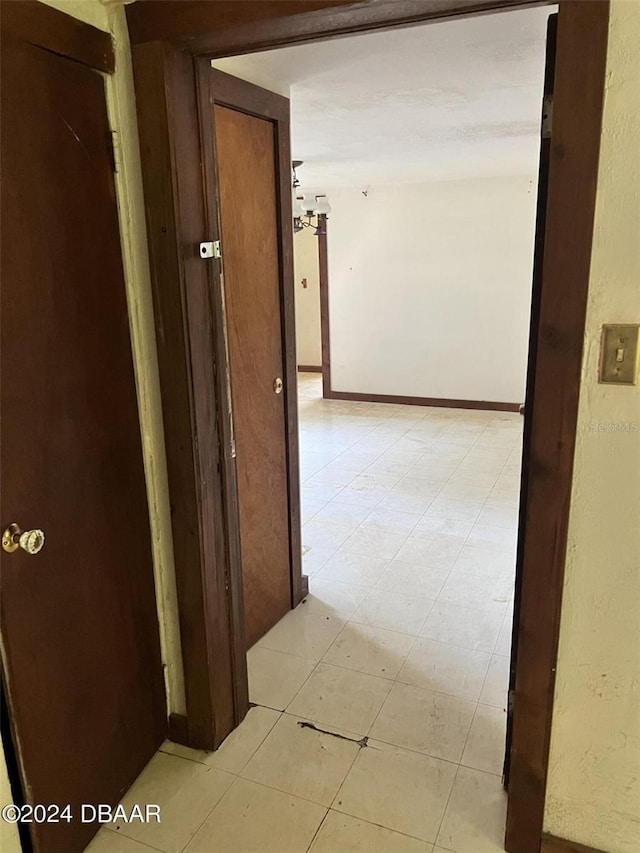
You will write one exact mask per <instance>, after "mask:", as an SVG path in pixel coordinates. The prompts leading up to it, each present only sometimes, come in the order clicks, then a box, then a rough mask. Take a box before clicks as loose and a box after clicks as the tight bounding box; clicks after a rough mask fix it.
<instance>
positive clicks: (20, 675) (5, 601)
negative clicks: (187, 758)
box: [0, 30, 167, 853]
mask: <svg viewBox="0 0 640 853" xmlns="http://www.w3.org/2000/svg"><path fill="white" fill-rule="evenodd" d="M0 76H1V83H2V116H1V118H2V121H1V127H2V144H1V150H2V176H3V182H2V276H1V280H2V335H1V339H2V416H3V424H2V425H3V435H2V459H1V463H0V464H1V470H2V511H3V524H2V527H3V528H4V527H5V526H6V525H7V524H8V523H10V522H17V523H18V524H20V526H21V527H23V528H33V527H37V528H42V529H43V530H44V532H45V536H46V539H45V544H44V548H43V550H42V551H41V553H39V554H37V555H35V556H31V555H28V554H26V553H25V552H24V551H22V550H18V551H16V552H14V553H12V554H6V553H5V552H4V551H3V552H2V554H1V556H2V636H3V652H4V658H3V669H4V671H3V677H4V680H5V683H6V686H7V694H8V704H9V709H10V715H11V728H12V732H13V736H14V744H15V747H16V751H17V753H18V757H19V762H20V770H21V776H22V782H23V789H24V792H25V796H26V799H27V801H28V802H30V803H32V804H34V803H57V804H61V805H64V804H66V803H69V804H71V807H72V811H73V814H74V819H73V820H72V822H71V823H67V822H66V821H64V820H63V821H62V822H60V823H33V824H31V825H30V829H31V833H32V839H33V843H34V849H35V850H36V851H37V853H61V851H64V853H76V851H77V853H79V851H81V850H83V849H84V847H85V845H86V844H87V843H88V841H89V839H90V838H91V836H92V835H93V834H94V833H95V832H96V831H97V829H98V826H97V825H96V824H95V823H82V822H81V820H80V804H81V803H111V804H115V803H116V802H117V801H118V800H119V799H120V797H121V796H122V794H123V793H124V791H125V790H126V789H127V788H128V787H129V785H130V784H131V783H132V782H133V781H134V779H135V778H136V776H137V775H138V774H139V773H140V771H141V770H142V769H143V767H144V765H145V764H146V762H147V761H148V760H149V758H150V757H151V756H152V755H153V754H154V752H155V750H156V749H157V747H158V746H159V744H160V743H161V742H162V740H163V738H164V737H165V733H166V728H167V720H166V704H165V693H164V681H163V677H162V665H161V659H160V642H159V632H158V618H157V611H156V598H155V589H154V581H153V565H152V555H151V539H150V531H149V516H148V507H147V498H146V488H145V478H144V470H143V461H142V448H141V439H140V425H139V419H138V407H137V399H136V388H135V379H134V370H133V363H132V356H131V341H130V337H129V319H128V313H127V302H126V296H125V286H124V277H123V270H122V260H121V249H120V236H119V230H118V218H117V208H116V199H115V187H114V180H113V173H112V164H111V150H110V131H109V125H108V121H107V112H106V104H105V92H104V80H103V78H102V76H101V75H100V74H99V73H97V72H95V71H93V70H91V69H89V68H87V67H86V66H84V65H81V64H79V63H76V62H72V61H70V60H68V59H65V58H62V57H60V56H58V55H56V54H55V53H52V52H50V51H48V50H42V49H40V48H36V47H33V46H32V45H30V44H26V43H25V42H22V41H18V40H17V39H14V38H13V36H8V35H7V34H6V33H5V31H4V30H3V33H2V73H1V75H0Z"/></svg>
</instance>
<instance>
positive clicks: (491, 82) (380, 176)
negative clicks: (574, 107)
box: [213, 6, 553, 191]
mask: <svg viewBox="0 0 640 853" xmlns="http://www.w3.org/2000/svg"><path fill="white" fill-rule="evenodd" d="M551 11H553V7H549V6H546V7H536V8H533V9H524V10H519V11H512V12H502V13H496V14H491V15H483V16H480V17H474V18H465V19H460V20H449V21H443V22H441V23H437V24H433V23H432V24H426V25H422V26H416V27H411V28H407V29H400V30H398V29H396V30H389V31H386V32H378V33H372V34H367V35H362V36H352V37H348V38H342V39H336V40H333V41H327V42H319V43H316V44H307V45H302V46H299V47H290V48H283V49H280V50H273V51H266V52H264V53H257V54H251V55H248V56H237V57H230V58H228V59H222V60H216V61H215V62H214V63H213V64H214V66H215V67H217V68H221V69H222V70H224V71H227V72H228V73H230V74H235V75H236V76H238V77H242V78H244V79H245V80H249V81H251V82H254V83H257V84H258V85H261V86H264V87H265V88H268V89H271V90H273V91H277V92H280V93H281V94H285V95H288V96H289V97H290V98H291V115H292V155H293V159H297V160H304V166H302V167H301V168H300V170H299V172H298V177H299V178H300V179H301V182H302V184H303V186H304V187H305V188H309V189H312V188H313V189H315V190H316V191H317V190H324V189H330V188H331V187H338V186H362V187H363V188H365V187H367V186H369V185H375V184H381V183H404V182H422V181H424V182H427V181H432V180H455V179H460V178H467V177H479V176H494V175H504V174H532V173H535V171H537V158H538V139H539V123H540V108H541V101H542V83H543V75H544V54H545V32H546V22H547V18H548V16H549V14H550V12H551Z"/></svg>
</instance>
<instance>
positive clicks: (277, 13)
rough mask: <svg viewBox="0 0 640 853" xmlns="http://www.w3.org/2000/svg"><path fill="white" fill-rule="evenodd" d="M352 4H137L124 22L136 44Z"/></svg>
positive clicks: (153, 0)
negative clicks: (126, 23) (127, 25)
mask: <svg viewBox="0 0 640 853" xmlns="http://www.w3.org/2000/svg"><path fill="white" fill-rule="evenodd" d="M352 4H353V0H270V2H268V3H265V2H264V0H241V2H238V0H188V2H185V0H138V2H137V3H135V4H132V5H131V6H130V7H129V8H128V9H127V22H128V24H129V31H130V33H131V41H132V42H133V43H138V42H145V41H159V40H161V39H176V38H180V37H181V36H191V35H192V34H193V33H194V32H209V31H210V30H215V29H219V28H221V27H224V28H227V27H236V26H238V25H242V24H248V23H252V22H254V21H263V20H265V19H273V18H283V17H288V16H290V15H299V14H301V13H305V12H313V11H315V10H316V9H332V8H335V7H336V6H346V5H352Z"/></svg>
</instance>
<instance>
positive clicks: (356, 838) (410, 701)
mask: <svg viewBox="0 0 640 853" xmlns="http://www.w3.org/2000/svg"><path fill="white" fill-rule="evenodd" d="M299 389H300V438H301V467H302V483H303V485H302V491H303V512H304V527H303V537H302V538H303V545H304V550H305V554H304V566H305V569H304V571H305V572H307V573H308V574H309V576H310V595H309V596H308V597H307V598H306V599H305V601H304V602H303V603H301V604H300V605H299V607H298V608H296V610H295V611H293V612H291V613H289V614H287V616H285V617H284V618H283V619H282V620H281V621H280V622H279V623H278V624H277V625H276V626H275V627H274V628H273V629H272V630H271V631H270V632H269V633H268V634H267V635H266V636H265V637H264V638H263V639H262V640H261V641H260V642H258V643H257V644H256V646H254V647H253V648H252V649H251V651H250V652H249V655H248V660H249V671H250V698H251V701H252V703H253V704H254V705H255V706H256V707H253V708H252V709H251V710H250V712H249V715H248V717H247V719H246V720H245V721H244V722H243V723H242V725H241V726H240V727H239V729H238V730H237V731H236V732H234V733H233V734H232V735H231V736H230V737H229V738H228V740H227V741H226V742H225V743H224V744H223V746H222V747H221V749H220V750H219V751H218V752H216V753H213V754H207V753H200V752H197V751H194V750H189V749H186V748H184V747H180V746H177V745H175V744H171V743H166V744H165V746H164V747H163V749H162V751H161V752H160V753H159V754H158V755H156V757H155V758H154V759H153V760H152V761H151V763H150V764H149V765H148V767H147V768H146V769H145V771H144V773H143V774H142V776H141V777H140V778H139V779H138V781H137V782H136V784H135V786H134V787H133V788H132V789H131V790H130V792H129V793H128V795H127V797H126V798H125V800H124V802H125V803H128V804H131V803H135V802H137V803H149V802H152V803H159V804H160V805H161V811H162V823H161V824H160V825H153V824H151V825H147V826H140V825H136V824H130V825H121V826H120V827H119V831H120V834H119V836H115V835H114V832H113V831H111V830H107V829H104V830H102V831H101V833H100V834H99V836H98V838H97V839H96V840H95V841H94V843H93V844H92V845H91V847H90V848H89V849H90V851H91V853H144V851H145V850H146V851H148V850H149V847H151V848H152V849H155V850H159V851H162V853H180V851H183V850H186V851H187V853H213V851H216V853H248V851H260V853H266V851H272V853H305V851H307V850H310V851H312V853H342V851H363V853H413V851H415V853H418V851H420V853H440V851H454V853H495V851H500V850H502V835H503V832H504V817H505V805H506V799H505V795H504V792H503V789H502V784H501V778H500V775H501V772H502V761H503V752H504V728H505V710H504V709H505V706H506V691H507V678H508V660H509V658H508V655H509V646H510V637H511V613H512V606H511V602H512V594H513V578H514V561H515V557H514V554H515V541H516V524H517V504H518V486H519V466H520V439H521V424H522V420H521V418H520V416H519V415H517V414H510V413H506V414H505V413H499V412H481V411H477V412H476V411H467V410H461V409H457V410H453V409H429V408H419V407H409V406H391V405H385V404H370V403H350V402H339V401H326V400H323V399H322V397H321V378H320V376H319V375H317V374H301V375H300V384H299ZM336 735H337V736H336ZM184 759H188V760H184ZM125 835H126V836H127V837H128V838H129V839H131V841H129V840H127V838H125V837H123V836H125ZM135 842H140V843H135ZM434 843H435V845H436V846H435V847H434V846H433V845H434Z"/></svg>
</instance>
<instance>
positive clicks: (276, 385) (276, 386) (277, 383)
mask: <svg viewBox="0 0 640 853" xmlns="http://www.w3.org/2000/svg"><path fill="white" fill-rule="evenodd" d="M283 387H284V386H283V384H282V379H280V377H279V376H276V378H275V379H274V380H273V390H274V391H275V392H276V394H281V393H282V389H283Z"/></svg>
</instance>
